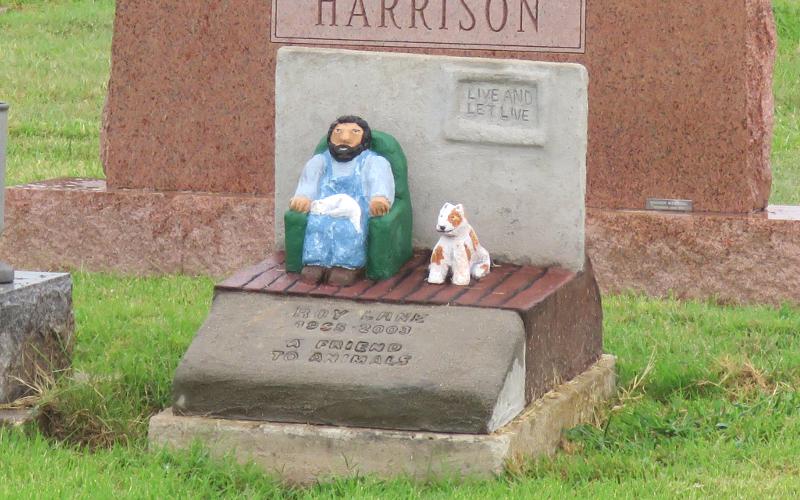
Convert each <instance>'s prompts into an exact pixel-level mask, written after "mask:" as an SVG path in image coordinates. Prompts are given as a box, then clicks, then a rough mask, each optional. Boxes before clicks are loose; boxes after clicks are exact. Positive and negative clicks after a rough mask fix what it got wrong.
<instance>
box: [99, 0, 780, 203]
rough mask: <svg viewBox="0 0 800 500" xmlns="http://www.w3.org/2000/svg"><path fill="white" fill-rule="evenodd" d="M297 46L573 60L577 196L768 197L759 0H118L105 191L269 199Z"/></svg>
mask: <svg viewBox="0 0 800 500" xmlns="http://www.w3.org/2000/svg"><path fill="white" fill-rule="evenodd" d="M394 4H396V8H395V10H394V11H393V13H394V14H395V18H394V19H392V17H391V15H389V13H387V12H386V11H385V9H384V7H385V6H391V5H394ZM334 5H335V8H336V9H337V10H336V22H335V25H332V24H334V23H333V19H332V9H333V7H334ZM445 5H446V8H447V13H446V15H444V16H443V14H442V12H443V9H444V8H445ZM274 6H277V11H276V12H277V14H278V15H277V16H276V17H274V18H273V17H272V14H273V8H275V7H274ZM362 6H363V9H362V8H361V7H362ZM505 6H507V9H506V7H505ZM528 7H530V10H529V9H528ZM362 11H363V12H362ZM423 18H424V19H423ZM473 18H474V19H473ZM473 20H474V26H472V24H473ZM534 20H535V21H536V22H535V23H534ZM395 21H396V22H395ZM366 24H369V26H366ZM534 24H535V25H536V27H537V29H536V30H533V31H531V30H532V28H533V27H534ZM520 25H521V26H522V28H523V32H520V31H519V30H520ZM443 26H444V27H443ZM466 27H470V28H471V29H470V30H469V31H467V30H465V28H466ZM299 42H303V43H308V44H310V43H314V44H318V45H330V44H336V45H340V46H343V47H347V48H354V46H355V47H358V48H363V49H368V50H390V51H404V52H423V53H432V54H448V55H456V56H473V57H490V58H513V59H529V60H545V61H559V62H578V63H582V64H584V65H585V66H586V67H587V68H588V70H589V75H590V80H591V83H590V91H589V102H590V117H589V157H588V170H589V173H588V194H587V203H588V205H589V206H590V207H601V208H630V209H643V208H645V205H646V203H647V200H648V199H649V198H659V199H684V200H691V201H692V202H693V206H694V210H695V211H700V212H705V211H711V212H738V213H747V212H751V211H754V210H761V209H763V208H764V207H765V206H766V203H767V200H768V197H769V194H770V183H771V175H770V167H769V150H770V140H771V132H772V118H773V115H772V113H773V107H772V93H771V85H772V64H773V56H774V52H775V29H774V22H773V17H772V11H771V7H770V2H769V0H706V1H703V2H698V1H696V0H674V1H670V2H653V1H649V0H604V1H600V0H585V2H584V1H581V0H563V1H562V0H539V1H538V2H537V1H533V0H529V1H528V2H524V1H521V0H463V1H461V0H459V1H455V0H450V1H449V2H444V0H416V1H415V0H397V1H394V0H390V1H389V0H387V1H386V2H383V1H381V0H364V1H363V2H361V1H360V0H356V1H355V2H353V1H349V0H348V1H345V0H338V2H336V1H333V0H273V1H272V2H268V1H265V0H240V1H238V2H236V3H233V4H231V3H228V2H222V1H220V0H214V1H199V0H187V1H183V2H172V1H167V0H147V1H141V0H136V1H134V0H119V1H118V2H117V14H116V23H115V33H114V42H113V55H112V58H113V66H112V74H111V81H110V84H109V98H108V104H107V112H106V115H105V121H104V134H103V136H104V140H103V158H104V164H105V168H106V174H107V177H108V182H109V186H110V187H112V188H147V189H156V190H193V191H213V192H233V193H256V194H262V195H269V194H271V191H272V185H273V170H274V165H273V136H274V131H273V123H274V110H273V104H274V70H275V52H276V50H277V48H278V47H279V46H280V45H282V44H284V43H299ZM399 77H402V75H399ZM367 83H368V82H365V84H367ZM409 93H410V94H411V93H413V76H412V75H409ZM297 111H298V112H302V110H297Z"/></svg>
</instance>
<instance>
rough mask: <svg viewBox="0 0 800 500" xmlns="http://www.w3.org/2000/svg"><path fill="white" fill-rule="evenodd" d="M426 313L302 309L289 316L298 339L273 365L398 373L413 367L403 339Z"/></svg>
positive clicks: (276, 353) (275, 356)
mask: <svg viewBox="0 0 800 500" xmlns="http://www.w3.org/2000/svg"><path fill="white" fill-rule="evenodd" d="M427 318H428V313H423V312H420V311H415V310H405V311H385V310H378V309H367V310H363V311H350V310H348V309H336V308H330V307H318V306H316V307H315V306H310V305H301V306H298V307H297V308H295V310H294V311H293V312H291V314H289V320H290V324H292V325H294V332H296V334H297V335H298V337H297V338H290V339H288V340H286V341H285V342H284V343H283V344H282V345H281V346H280V347H279V348H276V349H274V350H273V351H272V352H271V360H272V361H273V362H278V363H287V362H301V363H302V362H306V363H320V364H324V363H338V364H342V363H346V364H355V365H364V366H384V367H403V366H407V365H408V364H409V363H410V362H412V360H413V358H414V356H413V353H410V352H407V350H406V347H405V344H404V341H403V339H404V338H408V336H409V335H411V334H412V333H413V332H414V328H419V327H420V325H423V324H425V320H426V319H427ZM304 335H305V336H304Z"/></svg>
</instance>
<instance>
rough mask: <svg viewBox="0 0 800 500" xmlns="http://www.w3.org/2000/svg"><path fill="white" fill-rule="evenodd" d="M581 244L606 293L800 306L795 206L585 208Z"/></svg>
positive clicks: (799, 226)
mask: <svg viewBox="0 0 800 500" xmlns="http://www.w3.org/2000/svg"><path fill="white" fill-rule="evenodd" d="M586 240H587V241H586V244H587V248H588V249H589V250H588V252H589V255H590V256H591V258H592V262H593V264H594V268H595V272H596V273H597V281H598V283H599V284H600V288H601V290H602V291H603V293H621V292H629V291H634V292H637V293H644V294H647V295H650V296H655V297H668V296H670V295H674V296H676V297H678V298H681V299H700V300H703V299H708V298H712V299H716V300H717V301H719V302H722V303H734V304H735V303H739V304H759V303H760V304H773V305H778V306H779V305H781V304H782V303H785V302H788V303H793V304H800V286H798V284H797V276H798V275H800V206H781V205H770V206H769V207H768V208H767V210H766V211H764V212H758V213H754V214H714V213H675V212H656V211H649V210H603V209H598V208H590V209H589V210H588V217H587V219H586Z"/></svg>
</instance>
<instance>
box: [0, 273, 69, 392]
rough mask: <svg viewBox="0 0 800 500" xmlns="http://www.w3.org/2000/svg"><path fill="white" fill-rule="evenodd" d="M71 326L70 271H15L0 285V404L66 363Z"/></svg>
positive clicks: (24, 390)
mask: <svg viewBox="0 0 800 500" xmlns="http://www.w3.org/2000/svg"><path fill="white" fill-rule="evenodd" d="M74 330H75V323H74V320H73V316H72V279H71V278H70V275H69V274H64V273H40V272H30V271H17V273H16V279H15V280H14V282H13V283H10V284H6V285H0V403H8V402H11V401H13V400H15V399H17V398H19V397H22V396H24V395H25V394H26V393H27V392H29V387H28V385H36V384H38V383H40V382H41V381H42V380H41V377H42V376H45V377H47V376H49V374H51V373H52V372H54V371H57V370H62V369H64V368H66V367H67V366H69V360H70V352H71V347H72V342H73V333H74Z"/></svg>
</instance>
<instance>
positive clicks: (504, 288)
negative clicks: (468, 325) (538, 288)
mask: <svg viewBox="0 0 800 500" xmlns="http://www.w3.org/2000/svg"><path fill="white" fill-rule="evenodd" d="M544 272H545V270H544V269H539V268H537V267H522V268H520V269H519V270H518V271H517V272H515V273H513V274H511V276H509V277H508V279H507V280H505V281H503V283H501V284H500V286H498V287H497V288H495V289H494V290H492V291H491V292H490V293H489V295H486V296H485V297H483V298H482V299H481V301H480V302H479V303H477V304H476V305H478V306H480V307H500V306H501V305H503V304H504V303H505V302H506V301H508V300H509V299H510V298H512V297H513V296H514V294H516V293H517V292H519V291H520V290H522V289H523V288H526V287H528V286H530V285H532V284H533V282H534V281H536V280H537V279H539V278H540V277H541V276H542V275H543V274H544Z"/></svg>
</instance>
